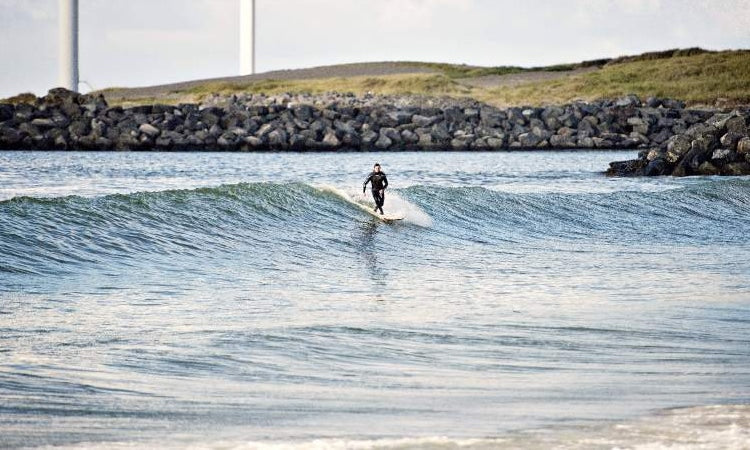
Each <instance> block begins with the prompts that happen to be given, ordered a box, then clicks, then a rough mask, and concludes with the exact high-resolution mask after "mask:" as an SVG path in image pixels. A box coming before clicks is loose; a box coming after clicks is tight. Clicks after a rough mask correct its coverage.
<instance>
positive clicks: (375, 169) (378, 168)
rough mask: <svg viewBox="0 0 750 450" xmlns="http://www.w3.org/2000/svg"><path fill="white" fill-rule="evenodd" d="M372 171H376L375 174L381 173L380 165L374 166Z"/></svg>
mask: <svg viewBox="0 0 750 450" xmlns="http://www.w3.org/2000/svg"><path fill="white" fill-rule="evenodd" d="M372 170H374V171H375V172H380V164H378V163H375V165H374V166H372Z"/></svg>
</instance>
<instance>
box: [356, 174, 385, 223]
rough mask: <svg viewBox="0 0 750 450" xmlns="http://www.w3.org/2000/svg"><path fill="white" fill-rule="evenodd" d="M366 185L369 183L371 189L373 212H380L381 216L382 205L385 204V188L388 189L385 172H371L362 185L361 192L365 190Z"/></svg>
mask: <svg viewBox="0 0 750 450" xmlns="http://www.w3.org/2000/svg"><path fill="white" fill-rule="evenodd" d="M367 183H370V184H371V185H370V187H371V189H372V198H373V199H375V210H376V211H377V210H378V209H379V210H380V214H383V203H384V202H385V188H387V187H388V178H387V177H386V176H385V172H372V173H370V175H368V176H367V179H366V180H365V184H363V185H362V192H365V189H367Z"/></svg>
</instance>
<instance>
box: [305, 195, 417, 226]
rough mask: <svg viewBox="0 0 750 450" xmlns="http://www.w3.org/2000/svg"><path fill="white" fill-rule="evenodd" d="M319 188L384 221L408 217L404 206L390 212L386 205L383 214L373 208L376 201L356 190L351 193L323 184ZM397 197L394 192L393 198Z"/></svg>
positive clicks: (394, 220)
mask: <svg viewBox="0 0 750 450" xmlns="http://www.w3.org/2000/svg"><path fill="white" fill-rule="evenodd" d="M319 189H321V190H323V191H326V192H331V193H333V194H336V195H337V196H339V197H341V198H342V199H344V200H346V201H347V202H349V203H351V204H353V205H356V206H357V207H359V208H360V209H361V210H362V211H364V212H366V213H368V214H370V215H371V216H373V217H376V218H378V219H380V220H382V221H383V222H386V223H389V222H396V221H399V220H404V219H406V212H405V211H404V208H399V209H397V210H396V211H393V212H388V207H387V206H386V207H385V211H386V213H385V214H382V215H381V214H380V213H379V212H376V211H373V210H372V208H373V206H374V205H375V204H374V203H372V202H369V201H367V200H365V198H366V197H365V196H360V195H358V194H355V193H354V191H353V192H351V193H348V192H346V191H344V190H342V189H338V188H336V187H333V186H322V187H320V188H319ZM395 198H397V197H396V196H394V194H392V197H391V199H395ZM402 203H403V201H402Z"/></svg>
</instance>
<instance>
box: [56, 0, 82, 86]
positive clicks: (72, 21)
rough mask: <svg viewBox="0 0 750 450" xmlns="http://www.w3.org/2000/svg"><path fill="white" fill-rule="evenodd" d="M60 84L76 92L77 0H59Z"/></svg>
mask: <svg viewBox="0 0 750 450" xmlns="http://www.w3.org/2000/svg"><path fill="white" fill-rule="evenodd" d="M59 5H60V38H59V39H60V80H59V81H60V86H62V87H64V88H67V89H70V90H71V91H75V92H78V0H60V1H59Z"/></svg>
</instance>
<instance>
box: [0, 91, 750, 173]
mask: <svg viewBox="0 0 750 450" xmlns="http://www.w3.org/2000/svg"><path fill="white" fill-rule="evenodd" d="M729 114H730V115H731V117H730V118H736V117H740V116H742V114H741V113H739V112H733V113H729ZM732 114H733V115H732ZM715 117H717V115H716V113H715V112H714V111H704V110H695V109H687V108H685V104H684V103H682V102H680V101H676V100H671V99H660V98H649V99H647V100H646V101H641V100H640V99H639V98H638V97H636V96H634V95H631V96H627V97H623V98H620V99H617V100H600V101H596V102H588V103H587V102H576V103H571V104H567V105H561V106H547V107H513V108H505V109H501V108H495V107H493V106H490V105H487V104H484V103H481V102H477V101H474V100H468V99H449V98H429V97H419V96H374V95H365V96H359V97H358V96H355V95H353V94H341V93H328V94H321V95H308V94H284V95H274V96H266V95H232V96H214V97H211V98H209V99H208V100H207V101H205V102H203V103H202V104H180V105H176V106H175V105H159V104H156V105H143V106H133V107H129V108H123V107H119V106H114V107H110V106H109V105H108V104H107V102H106V100H105V98H104V97H103V96H101V95H99V96H92V95H80V94H76V93H73V92H70V91H67V90H65V89H61V88H56V89H52V90H50V91H49V93H48V94H47V95H46V96H44V97H40V98H36V99H34V100H33V101H28V102H26V103H17V104H10V103H0V149H4V150H154V151H191V150H200V151H268V150H271V151H329V150H350V151H360V150H362V151H367V150H515V149H518V150H521V149H526V150H531V149H643V152H642V155H645V156H644V158H651V159H648V161H649V163H650V162H651V161H654V160H656V159H658V160H660V161H661V160H663V161H665V163H664V168H663V170H662V169H659V170H658V171H657V170H655V169H653V167H652V169H651V170H649V171H648V174H657V172H661V173H673V172H674V170H673V171H672V172H668V171H667V168H669V167H671V166H669V164H671V161H672V160H675V158H676V157H677V159H676V160H675V161H677V160H680V157H681V156H680V157H678V155H682V154H683V153H680V151H681V150H677V149H678V148H679V149H682V148H683V147H684V146H685V144H684V140H679V141H678V142H675V139H676V137H677V136H688V135H690V136H699V135H700V136H704V135H706V134H712V135H715V138H716V140H717V142H718V141H720V142H722V145H723V142H724V135H723V134H722V135H719V131H711V133H709V132H708V131H705V130H704V131H705V132H699V131H697V130H698V129H701V130H703V128H705V127H706V126H707V125H706V124H707V123H709V122H711V120H713V119H715ZM722 117H723V116H722ZM742 117H744V118H745V119H746V118H747V116H746V115H745V116H742ZM727 122H728V123H730V125H729V127H731V129H732V130H734V131H733V132H735V133H737V136H738V137H737V138H735V137H733V136H735V135H732V136H730V137H727V138H726V141H727V146H726V147H722V148H727V149H730V148H731V150H730V154H728V155H725V156H726V158H725V159H726V160H727V161H728V160H732V161H734V160H735V159H736V157H735V156H736V154H739V153H740V150H739V149H740V148H741V149H744V148H745V147H746V145H747V143H746V141H742V139H741V137H739V136H740V135H742V136H746V122H744V125H742V126H740V124H739V120H733V121H731V120H729V119H728V120H727V121H725V122H722V123H721V125H722V126H718V124H716V125H715V126H714V128H715V130H720V129H721V130H726V129H728V128H727V125H726V123H727ZM702 127H703V128H702ZM743 127H744V128H743ZM712 130H713V129H712ZM743 133H744V134H743ZM701 139H703V138H701ZM735 141H736V142H735ZM740 142H742V144H740ZM730 144H731V145H730ZM693 145H694V144H693V140H690V142H689V145H688V147H691V146H693ZM695 145H698V144H695ZM715 145H716V143H715V142H714V141H711V142H706V148H709V147H712V148H715ZM661 149H664V151H663V152H662V153H663V155H662V153H659V152H661ZM670 149H671V150H670ZM652 152H655V153H653V155H652ZM732 152H733V153H732ZM685 153H687V152H685ZM657 154H658V155H659V156H655V155H657ZM649 155H651V156H649ZM670 155H672V156H670ZM644 160H645V159H644ZM636 161H641V159H639V160H636ZM702 162H703V161H701V163H702ZM615 164H616V165H615V166H613V167H615V169H611V170H612V172H613V173H614V174H617V175H624V174H634V175H640V174H647V173H646V171H644V170H641V169H640V168H639V167H640V166H639V164H641V165H642V163H640V162H639V163H628V164H630V165H628V164H626V163H615ZM617 164H619V165H617ZM655 164H656V163H655ZM625 166H627V167H625ZM631 166H632V167H633V168H634V169H635V170H632V171H629V170H628V168H629V167H631ZM690 167H692V166H690ZM716 167H717V168H719V166H716ZM721 167H723V166H721ZM692 170H693V169H692V168H691V169H689V170H688V169H686V170H685V174H691V173H693V171H692ZM718 171H719V172H721V170H718ZM749 173H750V171H749Z"/></svg>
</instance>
